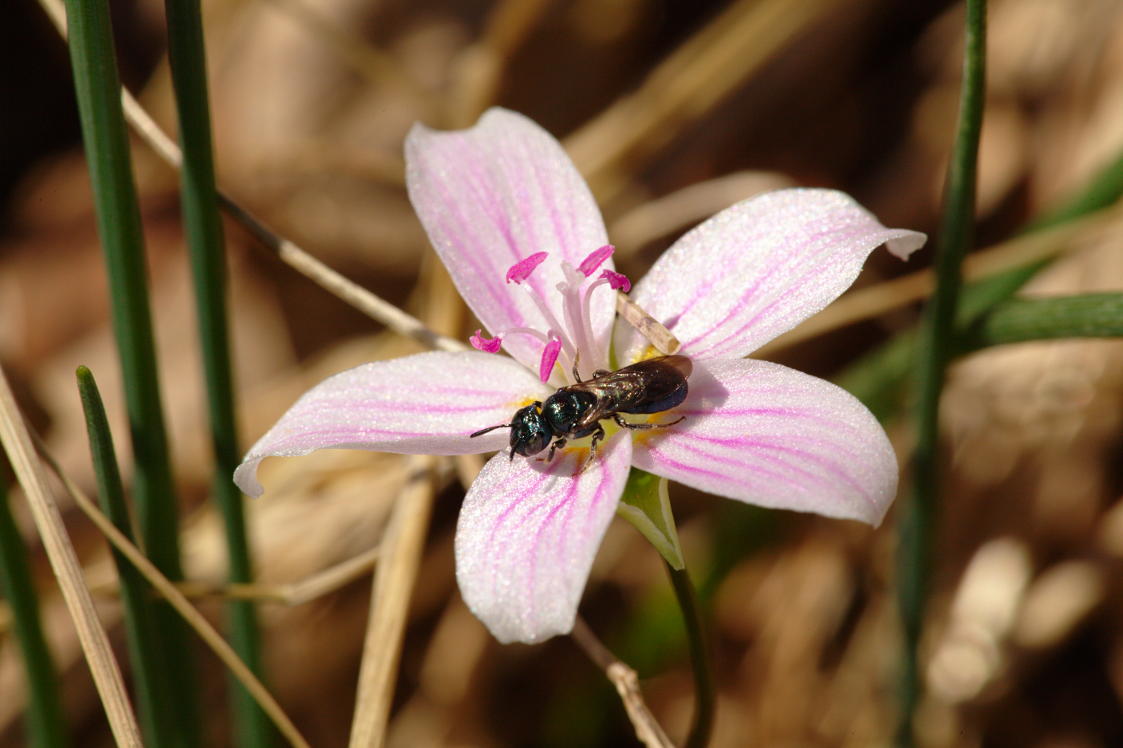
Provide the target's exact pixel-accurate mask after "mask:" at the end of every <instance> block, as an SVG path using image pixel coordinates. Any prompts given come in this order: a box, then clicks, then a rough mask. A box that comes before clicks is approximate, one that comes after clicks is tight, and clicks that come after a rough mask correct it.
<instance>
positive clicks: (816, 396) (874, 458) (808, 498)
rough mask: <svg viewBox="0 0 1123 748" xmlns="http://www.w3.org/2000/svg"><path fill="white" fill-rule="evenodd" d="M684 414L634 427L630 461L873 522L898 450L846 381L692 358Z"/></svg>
mask: <svg viewBox="0 0 1123 748" xmlns="http://www.w3.org/2000/svg"><path fill="white" fill-rule="evenodd" d="M671 416H673V417H678V416H683V417H684V419H683V421H682V422H681V423H678V424H676V425H674V426H670V427H668V428H666V429H660V430H655V431H648V432H637V433H638V434H639V436H638V437H637V438H636V443H635V448H634V455H633V462H634V464H635V465H636V467H639V468H642V469H644V470H647V471H649V472H652V473H655V474H656V475H662V476H664V477H666V478H669V479H671V480H674V481H677V482H679V483H682V484H684V485H687V486H691V487H693V488H697V489H698V490H700V491H706V492H707V493H712V494H717V495H719V496H727V497H729V498H733V499H739V500H741V501H745V502H748V503H750V504H757V505H760V506H765V507H771V508H775V509H791V510H795V511H799V512H816V513H818V514H822V515H824V516H827V517H842V518H846V519H857V520H861V521H863V522H868V523H870V524H873V525H877V524H879V523H880V522H881V519H882V517H884V515H885V512H886V511H887V510H888V508H889V504H890V503H891V502H892V501H893V497H894V496H895V494H896V492H897V457H896V455H895V454H894V452H893V447H892V446H891V445H890V444H889V439H888V437H886V435H885V431H884V430H883V429H882V428H881V425H880V424H878V422H877V419H875V418H874V417H873V414H872V413H870V412H869V410H867V409H866V407H865V406H864V405H862V404H861V403H860V402H859V401H858V400H857V399H856V398H855V397H853V396H852V395H850V394H849V393H848V392H846V391H845V390H843V389H841V388H840V387H837V386H835V385H833V384H831V383H830V382H827V381H825V380H822V379H818V378H817V377H812V376H809V375H807V374H804V373H802V372H798V371H795V370H794V369H789V368H787V367H786V366H780V365H779V364H773V363H768V362H766V361H752V360H743V359H727V360H723V361H704V362H699V361H695V364H694V373H693V374H692V375H691V377H690V394H689V395H688V396H687V399H686V401H685V402H684V403H683V404H682V405H681V406H679V407H678V408H675V409H674V410H672V411H670V412H669V413H668V414H666V416H665V417H664V418H663V420H666V419H667V418H669V417H671Z"/></svg>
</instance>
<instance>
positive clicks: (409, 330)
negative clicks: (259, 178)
mask: <svg viewBox="0 0 1123 748" xmlns="http://www.w3.org/2000/svg"><path fill="white" fill-rule="evenodd" d="M39 4H40V5H41V6H42V8H43V10H44V11H45V12H46V13H47V15H48V16H49V17H50V19H51V21H52V22H53V23H54V24H55V28H56V29H57V30H58V32H59V33H60V34H61V35H62V37H63V38H64V39H65V38H66V14H65V11H64V10H63V6H62V3H61V2H60V0H39ZM121 103H122V106H123V108H124V111H125V118H126V119H127V120H128V122H129V125H130V126H131V127H132V128H133V129H134V130H136V132H137V134H138V135H140V136H141V138H142V139H143V140H144V141H145V142H146V143H148V144H149V146H151V147H152V149H153V150H154V151H156V154H157V155H159V156H160V158H162V159H164V160H165V161H166V162H167V163H168V164H169V165H170V166H172V167H174V168H176V169H178V168H179V167H180V164H181V163H182V162H183V156H182V154H181V153H180V150H179V146H177V145H176V144H175V143H174V142H173V141H172V139H171V138H169V137H168V135H167V133H165V132H164V131H163V130H161V129H160V126H159V125H157V124H156V122H155V120H153V119H152V117H150V116H149V114H148V112H146V111H145V110H144V107H142V106H141V105H140V103H139V102H137V100H136V99H135V98H133V96H132V94H130V93H129V92H128V91H127V90H126V89H124V88H122V89H121ZM218 195H219V201H220V203H221V205H222V208H223V209H224V210H226V211H227V212H228V213H230V214H231V215H232V216H233V217H234V218H235V219H236V220H237V221H238V222H239V223H241V224H242V225H243V226H244V227H245V228H246V230H248V231H249V232H250V233H251V234H253V235H254V237H256V238H257V239H258V240H259V241H260V242H261V243H262V244H264V245H265V246H266V247H268V248H269V249H271V250H272V251H273V252H275V253H276V254H277V256H278V257H279V258H280V259H281V261H282V262H284V263H285V264H286V265H288V266H290V267H292V268H294V269H295V270H297V271H298V272H300V273H301V274H302V275H304V276H305V277H306V278H308V279H310V280H311V281H313V282H314V283H316V284H317V285H319V286H320V287H321V288H323V289H325V290H326V291H328V292H330V293H332V294H334V295H335V296H337V297H338V298H340V299H341V300H343V301H344V302H346V303H348V304H350V305H351V306H353V307H355V308H356V309H358V310H359V311H360V312H362V313H363V314H365V315H367V316H368V317H370V318H371V319H373V320H375V321H376V322H380V323H382V324H383V325H385V326H386V327H388V328H389V329H391V330H393V331H395V332H397V333H400V334H401V335H404V336H406V337H410V338H413V339H414V340H417V341H418V342H420V343H422V344H423V345H426V346H428V347H430V348H436V349H439V350H443V351H462V350H466V349H467V346H466V345H464V344H463V343H461V342H459V341H457V340H453V339H452V338H449V337H446V336H444V335H438V334H437V333H435V332H433V331H432V330H430V329H429V328H427V327H426V326H425V325H424V324H422V322H421V321H420V320H418V319H417V318H416V317H413V316H411V315H409V314H406V313H405V312H403V311H402V310H401V309H398V308H397V307H396V306H394V305H393V304H391V303H390V302H388V301H386V300H385V299H382V298H380V297H379V296H376V295H375V294H373V293H371V292H370V291H368V290H366V289H365V288H363V287H362V286H359V285H358V284H356V283H353V282H351V281H350V280H348V279H347V278H345V277H344V276H342V275H340V274H339V273H337V272H336V271H334V270H332V269H331V268H329V267H328V266H327V265H325V264H324V263H322V262H320V261H319V260H317V259H316V258H315V257H313V256H312V255H310V254H309V253H308V252H306V251H305V250H303V249H302V248H301V247H300V246H299V245H297V244H296V243H294V242H291V241H289V240H288V239H285V238H283V237H280V236H278V235H277V234H276V233H274V232H273V231H271V230H270V229H269V228H268V227H266V226H265V224H263V223H262V222H261V221H259V220H258V219H257V218H255V217H254V216H253V215H252V214H251V213H250V212H249V211H247V210H246V209H244V208H242V207H241V206H239V205H238V203H236V202H235V201H234V200H233V199H231V198H230V197H229V196H228V195H227V194H226V193H225V192H224V191H223V190H221V189H219V191H218Z"/></svg>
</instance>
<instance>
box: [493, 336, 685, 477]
mask: <svg viewBox="0 0 1123 748" xmlns="http://www.w3.org/2000/svg"><path fill="white" fill-rule="evenodd" d="M693 369H694V366H693V364H692V363H691V361H690V359H689V358H687V357H686V356H660V357H658V358H650V359H647V360H646V361H640V362H639V363H635V364H632V365H631V366H625V367H624V368H623V369H617V370H616V371H605V370H603V369H602V370H598V371H595V372H593V376H592V378H591V379H588V380H585V381H581V379H580V377H579V376H578V375H577V372H576V371H574V379H576V380H578V381H577V383H576V384H571V385H568V386H566V387H561V388H559V389H558V390H557V391H556V392H555V393H554V394H552V395H550V397H548V398H547V399H546V402H545V403H542V402H534V403H531V404H530V405H528V406H526V407H525V408H520V409H519V410H518V411H516V412H515V415H514V418H512V419H511V423H504V424H500V425H498V426H490V427H488V428H486V429H481V430H480V431H477V432H476V433H474V434H472V436H479V435H480V434H485V433H487V432H489V431H493V430H494V429H498V428H510V429H511V459H514V456H515V454H520V455H523V456H526V457H531V456H533V455H536V454H538V453H539V452H541V451H542V450H544V449H546V447H547V446H549V448H550V452H549V454H548V455H547V456H546V459H547V460H550V459H552V458H553V456H554V452H555V451H556V450H558V449H561V448H562V447H564V446H565V445H566V442H567V441H568V440H569V439H580V438H582V437H585V436H589V435H592V437H593V439H592V443H591V444H590V451H591V452H592V453H593V454H595V453H596V449H597V443H598V442H600V440H601V439H603V438H604V435H605V433H604V427H603V426H602V425H601V423H600V422H601V421H602V420H603V419H605V418H611V419H612V420H614V421H615V422H616V423H617V424H619V425H620V426H621V427H623V428H628V429H652V428H663V427H666V426H671V425H673V424H676V423H678V422H679V421H681V420H682V418H679V419H677V420H675V421H671V422H670V423H630V422H629V421H626V420H625V419H624V418H623V417H622V416H621V415H620V414H621V413H631V414H650V413H661V412H663V411H665V410H670V409H671V408H674V407H676V406H678V405H680V404H681V403H682V402H683V400H685V399H686V395H687V391H688V385H687V379H688V377H689V376H690V374H691V372H692V371H693Z"/></svg>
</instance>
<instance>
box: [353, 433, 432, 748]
mask: <svg viewBox="0 0 1123 748" xmlns="http://www.w3.org/2000/svg"><path fill="white" fill-rule="evenodd" d="M409 459H410V468H411V469H410V476H409V479H408V482H407V484H406V487H405V490H404V491H403V492H402V495H401V496H399V497H398V500H397V503H396V504H395V506H394V513H393V514H392V515H391V517H390V523H389V525H388V526H387V528H386V534H385V536H384V537H383V539H382V543H381V547H382V549H383V555H382V559H381V561H380V562H379V564H378V570H377V571H376V572H375V575H374V590H373V592H372V593H371V600H370V619H369V621H368V623H367V633H366V639H365V641H364V642H363V661H362V666H361V668H360V670H359V687H358V691H357V694H356V697H355V716H354V719H353V720H352V722H351V741H350V745H351V746H352V748H359V747H360V746H380V745H382V744H383V741H384V740H385V737H386V726H387V723H388V716H389V713H390V702H391V699H392V698H393V695H394V681H395V676H396V674H397V670H398V658H399V656H400V655H401V644H402V636H403V634H404V632H405V625H406V615H407V613H408V611H409V599H410V594H411V593H412V591H413V585H414V581H415V580H416V578H417V568H418V566H419V565H420V563H421V552H422V548H423V546H424V543H425V533H426V531H427V530H428V528H429V513H430V510H431V509H432V506H433V495H434V482H433V470H434V467H435V465H436V458H434V457H430V456H427V455H418V456H414V457H411V458H409Z"/></svg>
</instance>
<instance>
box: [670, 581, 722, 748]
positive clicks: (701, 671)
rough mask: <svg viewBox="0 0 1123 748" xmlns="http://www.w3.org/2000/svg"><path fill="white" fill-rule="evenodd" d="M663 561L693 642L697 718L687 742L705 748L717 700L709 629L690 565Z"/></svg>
mask: <svg viewBox="0 0 1123 748" xmlns="http://www.w3.org/2000/svg"><path fill="white" fill-rule="evenodd" d="M663 563H664V565H665V566H666V567H667V574H669V575H670V577H671V586H672V587H673V588H674V590H675V600H677V601H678V606H679V608H680V609H681V610H682V618H683V621H684V623H685V625H686V640H687V642H688V644H689V646H690V665H691V668H692V669H693V671H694V719H693V720H692V721H691V724H690V734H689V735H688V736H687V738H686V742H685V743H684V744H683V745H684V746H685V747H686V748H703V746H705V745H707V744H708V743H709V742H710V732H711V731H712V730H713V726H714V709H715V707H716V703H717V702H716V699H715V695H714V678H713V673H712V671H711V669H710V652H709V646H707V636H706V629H705V625H704V624H703V622H702V615H701V611H700V610H699V607H698V600H697V597H696V596H695V594H694V584H693V583H692V582H691V581H690V575H689V574H687V572H686V569H675V568H674V567H673V566H671V565H670V564H668V563H667V562H666V561H664V562H663Z"/></svg>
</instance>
